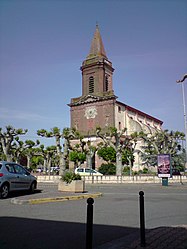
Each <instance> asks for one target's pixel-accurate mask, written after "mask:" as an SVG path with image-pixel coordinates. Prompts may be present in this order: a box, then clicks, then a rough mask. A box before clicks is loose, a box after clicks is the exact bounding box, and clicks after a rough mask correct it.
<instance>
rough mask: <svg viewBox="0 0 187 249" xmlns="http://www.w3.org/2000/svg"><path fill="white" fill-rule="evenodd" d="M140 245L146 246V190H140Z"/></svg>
mask: <svg viewBox="0 0 187 249" xmlns="http://www.w3.org/2000/svg"><path fill="white" fill-rule="evenodd" d="M139 195H140V241H141V242H140V246H141V247H145V246H146V242H145V216H144V192H143V191H140V192H139Z"/></svg>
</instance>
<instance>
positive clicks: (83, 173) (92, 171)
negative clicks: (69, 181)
mask: <svg viewBox="0 0 187 249" xmlns="http://www.w3.org/2000/svg"><path fill="white" fill-rule="evenodd" d="M75 173H76V174H79V175H80V176H90V175H93V176H102V175H103V174H101V173H100V172H98V171H97V170H95V169H88V168H76V169H75Z"/></svg>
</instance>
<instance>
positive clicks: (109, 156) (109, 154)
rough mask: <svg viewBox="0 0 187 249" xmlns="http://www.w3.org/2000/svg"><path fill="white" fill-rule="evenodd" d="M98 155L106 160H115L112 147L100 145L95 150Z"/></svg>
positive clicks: (114, 152)
mask: <svg viewBox="0 0 187 249" xmlns="http://www.w3.org/2000/svg"><path fill="white" fill-rule="evenodd" d="M97 154H98V156H99V157H101V158H102V159H103V160H104V161H106V162H115V161H116V151H115V149H114V148H112V147H111V146H110V147H102V148H100V149H99V150H98V151H97Z"/></svg>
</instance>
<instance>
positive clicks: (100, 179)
mask: <svg viewBox="0 0 187 249" xmlns="http://www.w3.org/2000/svg"><path fill="white" fill-rule="evenodd" d="M59 178H60V177H59V176H53V175H51V176H48V175H47V176H43V175H40V176H37V179H38V182H55V183H57V182H58V181H59ZM82 179H84V180H85V183H103V184H104V183H161V182H162V179H161V178H158V177H157V176H152V175H150V176H144V175H136V176H85V177H82ZM168 182H169V183H185V182H186V183H187V176H186V175H185V176H173V177H172V178H169V181H168Z"/></svg>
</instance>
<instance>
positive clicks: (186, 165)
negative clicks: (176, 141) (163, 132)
mask: <svg viewBox="0 0 187 249" xmlns="http://www.w3.org/2000/svg"><path fill="white" fill-rule="evenodd" d="M185 79H187V74H185V75H184V76H183V77H182V78H181V79H180V80H177V81H176V82H177V83H181V88H182V100H183V110H184V129H185V140H186V144H185V152H186V154H185V169H187V120H186V104H185V91H184V81H185Z"/></svg>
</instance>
